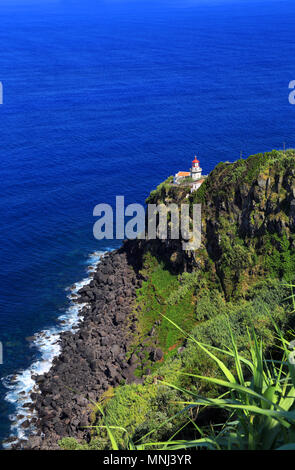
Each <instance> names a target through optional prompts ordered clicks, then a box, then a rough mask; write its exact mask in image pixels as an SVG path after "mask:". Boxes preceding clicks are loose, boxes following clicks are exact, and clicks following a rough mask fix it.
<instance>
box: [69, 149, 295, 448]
mask: <svg viewBox="0 0 295 470" xmlns="http://www.w3.org/2000/svg"><path fill="white" fill-rule="evenodd" d="M294 176H295V151H294V150H287V151H286V152H281V151H272V152H268V153H264V154H258V155H253V156H250V157H249V158H248V159H246V160H243V159H240V160H238V161H236V162H234V163H220V164H219V165H217V167H216V168H215V169H214V170H213V171H212V172H211V174H210V175H209V176H208V178H207V179H206V181H205V182H204V183H203V184H202V186H201V187H200V188H199V189H198V191H196V192H195V193H192V194H190V193H189V191H188V190H187V189H186V188H181V187H175V186H173V185H171V181H172V179H171V178H172V177H170V178H169V179H168V180H166V181H165V182H164V183H162V184H161V185H159V186H158V188H157V189H156V190H155V191H152V193H151V194H150V196H149V198H148V199H147V202H148V203H154V204H159V203H166V204H167V203H171V202H175V203H177V204H181V203H183V202H184V201H185V202H189V203H190V204H194V203H202V245H201V248H200V249H199V250H198V251H197V252H193V253H184V252H183V251H182V250H181V247H180V246H178V247H177V245H173V248H171V247H170V246H169V243H166V245H165V246H164V248H163V244H161V242H156V243H151V244H146V246H145V250H144V256H143V259H142V269H141V275H142V278H143V282H142V286H141V288H140V289H138V291H137V297H136V302H135V306H134V312H135V313H136V316H137V319H138V324H137V331H136V332H135V333H134V337H133V338H132V344H131V346H130V350H129V353H128V355H127V359H128V357H129V356H130V355H131V354H135V355H136V357H137V358H138V361H139V365H138V367H137V370H136V375H137V376H138V377H140V378H142V380H143V383H142V384H133V385H124V384H122V385H120V386H119V387H117V388H116V389H115V390H114V396H113V397H111V398H110V399H109V400H107V401H105V402H104V403H103V404H102V405H98V410H99V411H98V413H97V414H96V415H95V418H94V422H93V426H94V428H93V429H94V430H95V432H96V434H95V436H93V439H92V441H91V443H90V444H89V445H88V444H84V443H77V442H74V441H73V440H63V441H62V443H61V446H62V447H63V448H70V447H71V446H72V448H73V446H74V447H75V446H78V447H79V446H82V447H83V449H84V448H97V449H105V448H110V447H112V445H114V442H115V443H116V446H117V447H120V448H129V449H143V448H150V447H155V448H158V449H166V448H173V449H175V448H179V447H201V448H210V449H213V448H214V449H226V448H229V449H275V448H278V447H280V446H284V445H292V446H293V445H294V442H295V406H294V399H295V398H294V397H295V390H294V387H295V382H294V377H295V371H294V370H293V369H294V365H293V363H292V362H290V361H288V357H289V355H288V354H289V353H288V351H287V349H286V344H287V340H289V338H290V334H289V330H290V328H294V326H295V322H294V319H293V316H294V315H293V314H292V313H291V312H293V311H294V305H293V303H292V302H293V299H292V298H290V288H289V287H288V286H287V285H286V282H288V283H292V282H294V278H295V236H294V232H295V204H294V202H295V179H294ZM188 194H189V197H188V198H187V195H188ZM293 204H294V206H293ZM293 207H294V209H293ZM176 267H177V269H176ZM134 312H133V313H134ZM270 312H271V315H270ZM176 325H177V326H176ZM253 328H254V329H255V332H254V330H253ZM249 331H251V335H250V336H249ZM258 338H259V340H258ZM205 345H206V346H205ZM156 349H160V350H161V351H162V357H161V360H157V359H155V358H154V357H153V351H155V350H156ZM272 358H274V360H273V359H272ZM292 394H293V396H292ZM220 423H223V424H222V425H220V426H218V424H220ZM123 428H124V429H123ZM167 440H169V442H168V441H167ZM111 442H113V444H111ZM85 446H86V447H85ZM78 447H75V448H78ZM79 448H80V447H79Z"/></svg>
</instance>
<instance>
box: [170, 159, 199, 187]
mask: <svg viewBox="0 0 295 470" xmlns="http://www.w3.org/2000/svg"><path fill="white" fill-rule="evenodd" d="M199 164H200V162H199V160H198V159H197V157H196V156H195V158H194V160H193V161H192V167H191V169H190V171H179V172H178V173H176V175H175V176H174V183H175V184H180V183H182V182H184V181H185V180H186V179H187V178H191V180H192V182H191V192H193V191H196V190H197V189H198V188H199V187H200V186H201V184H202V183H203V182H204V180H205V178H204V177H203V176H202V168H201V167H200V165H199Z"/></svg>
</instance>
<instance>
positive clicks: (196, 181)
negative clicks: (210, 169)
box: [193, 178, 205, 184]
mask: <svg viewBox="0 0 295 470" xmlns="http://www.w3.org/2000/svg"><path fill="white" fill-rule="evenodd" d="M204 181H205V178H200V179H199V180H194V181H193V184H195V183H198V184H202V183H204Z"/></svg>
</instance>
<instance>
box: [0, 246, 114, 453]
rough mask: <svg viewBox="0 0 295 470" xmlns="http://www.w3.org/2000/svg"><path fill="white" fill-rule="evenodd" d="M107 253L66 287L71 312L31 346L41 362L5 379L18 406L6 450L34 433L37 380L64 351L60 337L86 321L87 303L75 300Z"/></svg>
mask: <svg viewBox="0 0 295 470" xmlns="http://www.w3.org/2000/svg"><path fill="white" fill-rule="evenodd" d="M105 253H106V251H96V252H94V253H92V254H91V255H90V256H89V257H88V259H87V262H86V264H87V268H86V270H87V273H88V277H86V278H85V279H82V280H81V281H79V282H76V283H75V284H73V285H72V286H71V287H67V288H66V291H68V292H69V294H68V295H67V297H68V299H69V303H70V304H69V307H68V309H67V310H66V311H65V312H64V313H63V314H62V315H59V317H58V318H57V324H56V325H55V326H52V327H50V328H48V329H44V330H42V331H40V332H38V333H36V334H35V335H34V339H33V341H32V345H31V346H32V347H33V348H35V349H37V356H38V360H36V361H34V362H33V363H32V364H31V366H30V367H29V368H28V369H25V370H22V371H19V372H17V373H16V374H14V375H10V376H8V377H5V378H4V379H3V380H2V382H3V384H4V386H5V387H6V388H8V390H9V391H8V393H7V394H6V396H5V399H6V400H7V401H8V402H10V403H13V405H14V406H15V412H14V413H13V414H12V415H10V416H9V419H10V420H11V421H12V424H11V433H10V439H9V442H7V443H3V447H4V448H9V447H11V445H12V444H13V443H15V442H17V441H19V440H22V439H25V440H26V439H27V438H28V436H29V435H32V434H34V433H35V431H36V430H35V427H34V424H33V423H34V418H36V411H35V410H31V409H30V404H32V403H33V402H32V399H31V396H30V395H31V393H32V392H36V393H38V392H39V389H38V385H37V383H36V381H35V379H34V377H35V376H37V375H42V374H44V373H46V372H48V371H49V369H50V368H51V365H52V361H53V359H54V358H55V357H57V356H58V355H59V354H60V352H61V348H60V345H59V339H60V334H61V333H62V332H64V331H73V330H74V329H75V327H77V325H78V323H79V321H81V319H82V318H83V317H82V316H81V310H82V309H83V307H85V305H86V304H75V303H74V299H75V297H77V293H78V291H79V289H81V288H82V287H83V286H85V285H87V284H89V282H90V281H91V280H92V277H93V272H94V271H95V269H96V266H97V265H98V263H99V262H100V260H101V258H102V257H103V255H104V254H105ZM12 438H15V441H12Z"/></svg>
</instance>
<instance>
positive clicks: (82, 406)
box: [20, 150, 295, 449]
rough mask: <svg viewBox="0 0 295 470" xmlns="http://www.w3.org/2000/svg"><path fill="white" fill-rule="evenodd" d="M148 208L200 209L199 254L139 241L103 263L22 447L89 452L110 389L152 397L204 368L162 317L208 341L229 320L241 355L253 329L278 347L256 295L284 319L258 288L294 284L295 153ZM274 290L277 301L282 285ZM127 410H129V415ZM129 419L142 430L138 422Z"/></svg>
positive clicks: (225, 172) (171, 191) (254, 160)
mask: <svg viewBox="0 0 295 470" xmlns="http://www.w3.org/2000/svg"><path fill="white" fill-rule="evenodd" d="M147 202H150V203H155V204H158V203H165V204H167V203H171V202H175V203H177V204H178V205H180V204H181V203H184V202H188V203H189V204H190V205H192V204H194V203H201V204H202V245H201V247H200V249H198V250H197V251H195V252H186V251H183V250H182V245H181V240H179V241H178V240H169V239H168V240H166V241H159V240H151V241H145V240H138V241H133V242H126V243H125V244H124V245H123V247H122V248H121V249H120V250H118V251H116V252H113V253H111V254H109V255H107V256H105V257H104V259H103V260H102V262H101V263H100V264H99V265H98V268H97V271H96V272H95V274H94V277H93V280H92V282H91V283H90V284H89V286H86V287H85V288H83V289H81V291H80V292H79V298H78V299H77V301H78V302H83V303H84V302H86V303H87V307H86V308H84V310H83V312H82V314H83V319H81V322H80V325H79V328H78V330H77V331H76V332H75V333H74V334H73V333H63V335H62V338H61V346H62V354H61V355H60V356H59V357H58V358H56V359H55V361H54V364H53V366H52V368H51V370H50V371H49V372H48V373H47V374H45V375H44V376H40V377H37V378H36V381H37V383H38V385H39V390H40V392H41V393H36V394H34V395H33V397H32V398H33V400H34V407H35V409H36V410H37V414H38V418H37V421H36V422H35V427H36V430H37V435H35V436H32V438H31V439H29V441H28V442H27V443H21V444H20V445H21V446H23V447H26V448H34V449H36V448H41V449H44V448H57V447H58V441H59V440H60V439H61V438H63V437H65V436H71V437H75V438H78V439H80V440H81V439H84V440H85V439H86V441H87V440H88V441H89V440H90V432H89V431H88V430H87V429H85V426H87V425H89V424H91V423H93V422H94V421H95V419H96V418H95V416H93V408H92V407H91V403H93V402H95V401H97V400H99V399H100V398H101V397H102V395H103V393H105V392H106V391H108V390H109V387H117V388H116V390H117V389H118V390H119V395H120V393H121V392H120V391H122V393H123V394H124V393H126V394H127V396H128V393H131V392H130V390H131V389H128V386H129V385H128V384H130V383H142V384H143V387H144V384H145V381H146V380H149V379H148V377H149V376H150V377H151V378H152V379H151V380H152V381H153V383H154V381H155V380H156V378H157V375H158V374H159V373H161V374H162V375H164V376H165V374H168V375H169V373H170V372H169V371H173V370H178V369H180V368H183V369H184V370H186V371H189V372H191V368H192V367H193V365H194V366H196V364H197V366H198V367H201V365H202V364H203V362H202V360H201V358H200V357H199V356H196V357H195V358H194V359H192V358H193V357H194V354H195V352H192V351H190V350H189V352H187V351H188V350H187V349H186V343H185V342H184V341H183V338H182V337H181V335H179V334H176V333H175V331H174V330H173V329H171V325H170V324H168V323H167V321H166V320H165V319H163V317H162V316H161V315H160V314H161V313H162V314H163V313H164V314H165V315H167V316H168V317H169V318H171V319H173V321H175V322H177V323H178V324H179V325H180V326H181V327H183V328H185V329H186V330H187V331H188V330H193V331H194V334H196V335H197V336H198V335H201V334H203V335H207V337H206V340H207V339H208V340H210V341H211V339H210V337H209V336H210V334H209V333H210V331H211V330H212V331H215V330H216V328H217V330H218V332H219V333H220V334H221V333H222V326H220V327H217V323H216V321H217V320H216V319H221V318H222V315H223V314H225V312H226V313H227V312H228V311H229V312H232V313H233V315H232V321H233V324H234V328H236V330H237V331H239V332H238V334H239V335H240V342H241V344H244V343H243V341H244V336H243V335H244V330H243V328H244V329H246V327H247V324H248V323H249V324H251V323H253V321H257V324H263V328H264V329H263V330H261V331H262V334H265V337H266V340H267V341H270V342H271V333H269V332H270V328H271V326H268V323H267V319H266V317H265V316H264V313H263V312H262V310H263V309H262V307H261V305H260V304H259V308H258V307H257V305H258V304H257V302H258V300H257V298H258V297H259V295H258V294H257V292H258V293H259V292H263V295H262V294H261V295H260V297H261V296H262V297H261V298H263V302H264V303H265V305H271V308H272V309H273V311H274V312H275V313H277V315H278V318H280V319H282V318H283V314H282V309H281V308H280V307H279V306H277V305H278V302H279V298H280V295H279V294H278V295H277V296H276V297H275V296H274V295H273V296H272V298H271V299H270V298H269V297H268V290H267V289H268V287H265V285H263V288H262V287H261V284H259V283H263V281H264V280H265V279H273V280H280V279H282V278H284V279H287V280H292V279H293V278H294V273H295V244H294V243H295V242H294V240H295V234H294V230H295V151H293V150H288V151H286V152H277V151H273V152H269V153H265V154H259V155H254V156H251V157H249V158H248V159H247V160H242V159H241V160H238V161H236V162H234V163H220V164H218V165H217V167H216V168H215V169H214V170H213V171H212V172H211V173H210V175H209V176H208V178H207V179H206V181H205V183H204V184H203V185H202V186H201V187H200V188H199V190H198V191H197V192H195V193H192V194H190V193H189V190H188V189H187V188H185V187H176V186H175V185H173V184H171V181H170V180H169V179H168V180H167V181H166V182H164V183H162V184H161V185H160V186H159V187H158V188H157V189H156V190H155V191H152V193H151V194H150V196H149V198H148V200H147ZM257 286H258V287H257ZM271 288H272V289H273V291H274V289H277V292H279V291H280V290H279V288H278V287H277V285H276V284H271ZM255 289H256V290H255ZM257 289H258V290H257ZM263 289H264V290H263ZM274 299H275V300H274ZM246 301H247V302H248V303H247V304H245V302H246ZM250 304H251V305H250ZM249 306H251V309H252V310H251V309H250V310H251V312H252V313H251V314H249ZM255 306H256V307H255ZM243 309H244V310H243ZM245 309H246V310H245ZM243 312H245V313H243ZM218 321H219V320H218ZM222 321H223V324H224V320H222ZM282 321H283V320H282ZM235 322H238V323H235ZM243 322H244V323H243ZM247 322H248V323H247ZM220 325H222V323H221V324H220ZM235 325H237V326H235ZM194 328H195V329H194ZM268 328H269V329H268ZM212 338H213V339H212V341H213V342H214V341H215V343H216V345H219V343H218V341H226V339H225V337H223V336H222V337H221V338H219V339H218V340H217V339H214V337H213V336H212ZM176 358H177V360H176ZM169 361H170V362H169ZM177 361H178V362H177ZM166 362H167V364H169V370H168V369H167V368H166V369H165V363H166ZM197 366H196V367H197ZM204 367H207V365H205V366H204ZM159 371H160V372H159ZM200 372H202V371H200ZM149 387H150V385H149ZM143 390H145V389H141V392H140V393H141V394H143ZM146 390H147V391H148V390H150V389H148V388H147V389H146ZM148 394H151V392H150V391H149V392H148ZM119 395H118V396H119ZM153 399H154V400H156V398H155V397H153ZM114 400H116V399H114ZM158 402H159V400H158ZM110 403H111V404H112V400H111V402H110ZM147 403H148V404H147ZM153 403H154V402H153ZM167 403H168V402H167ZM116 406H117V405H116ZM120 406H121V408H122V407H123V408H124V406H125V405H122V403H121V405H120ZM153 406H154V405H152V404H151V403H150V402H146V403H145V407H141V408H140V409H141V410H142V409H145V410H146V411H145V414H143V415H142V417H141V418H140V419H142V421H143V422H144V421H145V422H147V420H148V418H147V414H148V413H150V410H151V409H153ZM111 407H112V405H110V408H111ZM114 408H115V409H116V410H117V408H116V407H114ZM166 408H167V409H168V408H169V406H168V404H167V406H166ZM131 410H132V406H131V405H129V406H126V410H125V411H124V413H126V414H128V413H131V412H132V411H131ZM164 411H165V410H164ZM137 414H138V412H137ZM111 415H112V416H114V411H113V410H112V412H111ZM129 417H130V416H129ZM132 419H133V420H134V422H135V421H136V422H137V421H138V422H139V423H140V422H141V421H140V419H139V417H138V416H136V419H135V417H133V418H132V417H131V422H132ZM149 419H151V420H154V419H155V418H154V415H152V417H151V416H150V415H149ZM131 428H132V425H131ZM132 429H133V428H132ZM41 436H42V437H41Z"/></svg>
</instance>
